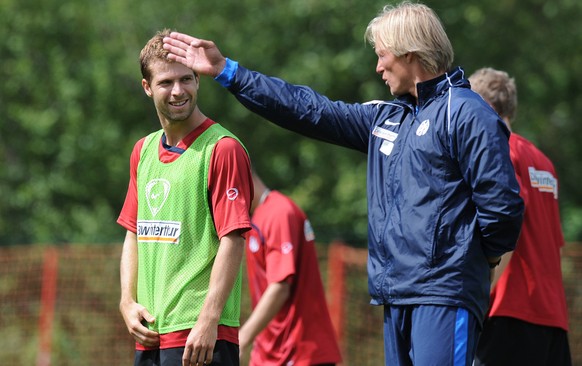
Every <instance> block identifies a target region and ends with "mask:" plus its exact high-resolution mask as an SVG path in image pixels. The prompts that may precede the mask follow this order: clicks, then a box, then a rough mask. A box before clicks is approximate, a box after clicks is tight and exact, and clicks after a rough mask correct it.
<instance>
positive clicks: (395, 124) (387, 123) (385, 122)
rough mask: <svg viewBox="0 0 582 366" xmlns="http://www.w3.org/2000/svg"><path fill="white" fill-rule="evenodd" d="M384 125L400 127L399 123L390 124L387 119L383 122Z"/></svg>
mask: <svg viewBox="0 0 582 366" xmlns="http://www.w3.org/2000/svg"><path fill="white" fill-rule="evenodd" d="M384 124H385V125H388V126H400V122H392V121H390V120H389V119H387V120H386V121H384Z"/></svg>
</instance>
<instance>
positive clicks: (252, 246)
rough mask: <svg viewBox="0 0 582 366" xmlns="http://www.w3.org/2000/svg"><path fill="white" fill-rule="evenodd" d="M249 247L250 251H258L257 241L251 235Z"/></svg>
mask: <svg viewBox="0 0 582 366" xmlns="http://www.w3.org/2000/svg"><path fill="white" fill-rule="evenodd" d="M249 249H250V251H251V252H252V253H256V252H258V251H259V241H258V240H257V238H256V237H254V236H251V238H250V239H249Z"/></svg>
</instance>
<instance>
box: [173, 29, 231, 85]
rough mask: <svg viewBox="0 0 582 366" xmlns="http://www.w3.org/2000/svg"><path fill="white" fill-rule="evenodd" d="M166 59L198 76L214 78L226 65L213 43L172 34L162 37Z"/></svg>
mask: <svg viewBox="0 0 582 366" xmlns="http://www.w3.org/2000/svg"><path fill="white" fill-rule="evenodd" d="M164 49H165V50H166V51H168V52H169V54H168V59H170V60H173V61H176V62H179V63H181V64H182V65H184V66H186V67H188V68H190V69H192V70H193V71H194V72H196V73H197V74H200V75H208V76H212V77H216V76H217V75H219V74H220V73H221V72H222V70H223V69H224V66H225V65H226V58H225V57H224V56H222V54H221V53H220V50H219V49H218V48H217V47H216V45H215V44H214V42H212V41H206V40H203V39H199V38H194V37H192V36H189V35H187V34H183V33H178V32H172V33H171V34H170V36H169V37H164Z"/></svg>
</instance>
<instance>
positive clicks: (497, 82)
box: [469, 67, 517, 121]
mask: <svg viewBox="0 0 582 366" xmlns="http://www.w3.org/2000/svg"><path fill="white" fill-rule="evenodd" d="M469 82H470V83H471V89H473V91H475V92H476V93H478V94H480V95H481V97H483V99H485V101H486V102H487V103H489V104H490V105H491V107H493V109H495V111H496V112H497V114H499V115H500V116H501V117H502V118H508V119H509V121H513V119H514V118H515V113H516V111H517V87H516V86H515V80H514V79H513V78H511V77H509V74H507V73H506V72H505V71H500V70H495V69H493V68H490V67H484V68H481V69H479V70H477V71H475V72H474V73H473V75H471V76H470V77H469Z"/></svg>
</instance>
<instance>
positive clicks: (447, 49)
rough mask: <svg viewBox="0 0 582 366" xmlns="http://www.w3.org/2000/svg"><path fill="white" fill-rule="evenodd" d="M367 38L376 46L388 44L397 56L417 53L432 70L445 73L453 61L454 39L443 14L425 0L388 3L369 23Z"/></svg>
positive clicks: (434, 72) (427, 69)
mask: <svg viewBox="0 0 582 366" xmlns="http://www.w3.org/2000/svg"><path fill="white" fill-rule="evenodd" d="M365 38H366V39H367V41H368V42H369V43H370V44H371V45H372V47H376V46H380V47H384V48H386V49H387V50H389V51H390V52H391V53H392V54H394V56H396V57H400V56H403V55H405V54H407V53H410V52H412V53H415V54H416V55H417V56H418V58H419V61H420V63H421V65H422V67H423V68H424V70H425V71H428V72H430V73H432V74H440V73H444V72H446V71H448V70H449V69H450V68H451V66H452V64H453V58H454V52H453V46H452V45H451V41H450V40H449V38H448V37H447V34H446V32H445V29H444V27H443V25H442V23H441V21H440V19H439V17H438V16H437V15H436V13H435V12H434V11H433V10H432V9H431V8H429V7H428V6H426V5H424V4H413V3H411V2H408V1H404V2H402V3H400V4H399V5H396V6H393V5H386V6H385V7H384V8H383V9H382V11H381V12H380V14H378V16H377V17H376V18H374V19H372V21H370V23H369V24H368V27H367V28H366V33H365Z"/></svg>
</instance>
